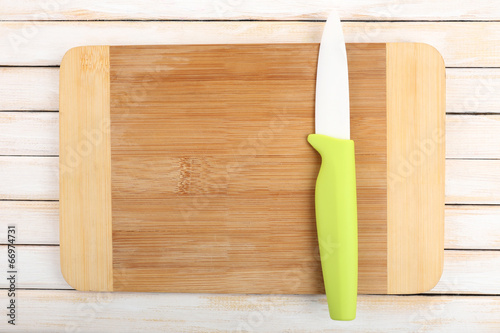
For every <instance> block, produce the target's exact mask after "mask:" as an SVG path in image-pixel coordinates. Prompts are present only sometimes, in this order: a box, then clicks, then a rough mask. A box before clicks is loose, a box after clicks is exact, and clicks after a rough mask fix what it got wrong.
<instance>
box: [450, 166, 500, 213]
mask: <svg viewBox="0 0 500 333" xmlns="http://www.w3.org/2000/svg"><path fill="white" fill-rule="evenodd" d="M445 169H446V170H445V172H446V186H445V193H446V203H448V204H453V203H471V204H499V203H500V160H447V161H446V168H445Z"/></svg>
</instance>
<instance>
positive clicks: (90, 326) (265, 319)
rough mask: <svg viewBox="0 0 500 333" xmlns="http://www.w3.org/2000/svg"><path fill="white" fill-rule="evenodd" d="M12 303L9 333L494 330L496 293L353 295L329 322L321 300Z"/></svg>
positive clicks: (112, 298) (40, 298) (44, 296)
mask: <svg viewBox="0 0 500 333" xmlns="http://www.w3.org/2000/svg"><path fill="white" fill-rule="evenodd" d="M18 306H19V312H18V320H17V322H16V326H15V327H9V332H37V333H42V332H50V333H54V332H75V331H77V332H86V333H92V332H99V333H100V332H319V331H321V332H330V331H335V332H356V333H359V332H387V333H389V332H398V333H399V332H436V333H442V332H454V333H455V332H456V333H461V332H464V333H470V332H498V331H500V297H498V296H496V297H479V296H469V297H467V296H461V297H460V296H459V297H457V296H434V297H430V296H359V298H358V307H357V317H356V319H355V320H354V321H350V322H341V321H332V320H331V319H330V318H329V316H328V310H327V304H326V298H325V296H323V295H303V296H301V295H273V296H269V295H217V294H213V295H198V294H156V293H90V292H78V291H72V290H67V291H45V290H21V291H19V292H18ZM0 325H4V326H1V327H5V328H7V327H6V325H7V324H6V321H5V320H3V321H2V322H0Z"/></svg>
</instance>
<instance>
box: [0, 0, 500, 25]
mask: <svg viewBox="0 0 500 333" xmlns="http://www.w3.org/2000/svg"><path fill="white" fill-rule="evenodd" d="M0 8H2V14H1V15H0V19H2V20H179V19H183V20H220V19H224V20H241V19H251V20H323V19H325V18H326V16H327V14H328V13H329V12H330V11H331V10H332V9H336V10H338V12H339V15H340V16H341V18H342V19H344V20H497V19H498V17H499V16H500V10H499V8H498V6H496V3H495V1H494V0H462V1H460V4H459V5H457V2H456V1H455V0H440V1H433V0H423V1H410V0H400V1H396V2H395V1H390V0H364V1H341V2H340V1H337V2H335V1H328V0H308V1H303V0H288V1H265V0H253V1H244V0H215V1H199V0H182V1H169V2H164V3H161V4H159V3H158V2H156V1H153V0H145V1H141V2H137V1H133V0H121V1H118V0H111V1H98V0H77V1H63V0H55V1H9V0H1V1H0Z"/></svg>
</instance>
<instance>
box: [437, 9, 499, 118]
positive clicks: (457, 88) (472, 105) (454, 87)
mask: <svg viewBox="0 0 500 333" xmlns="http://www.w3.org/2000/svg"><path fill="white" fill-rule="evenodd" d="M499 8H500V6H499ZM497 66H500V63H499V64H497ZM446 112H448V113H491V112H495V113H500V69H499V68H447V69H446Z"/></svg>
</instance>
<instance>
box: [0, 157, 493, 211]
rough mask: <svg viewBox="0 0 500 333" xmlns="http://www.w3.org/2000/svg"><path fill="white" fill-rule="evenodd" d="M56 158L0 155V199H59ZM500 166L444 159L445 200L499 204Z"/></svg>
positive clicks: (481, 162)
mask: <svg viewBox="0 0 500 333" xmlns="http://www.w3.org/2000/svg"><path fill="white" fill-rule="evenodd" d="M58 160H59V158H57V157H40V156H35V157H32V156H0V166H1V170H2V172H1V173H0V199H4V200H5V199H7V200H59V179H58V174H59V164H58ZM499 169H500V161H497V160H481V159H479V160H475V159H471V160H461V159H450V160H446V168H445V170H446V180H445V183H446V186H445V194H446V197H445V203H446V204H470V205H474V204H484V203H486V204H493V205H496V204H500V181H499V177H498V170H499ZM478 170H479V172H480V174H476V175H474V173H475V172H477V171H478Z"/></svg>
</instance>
